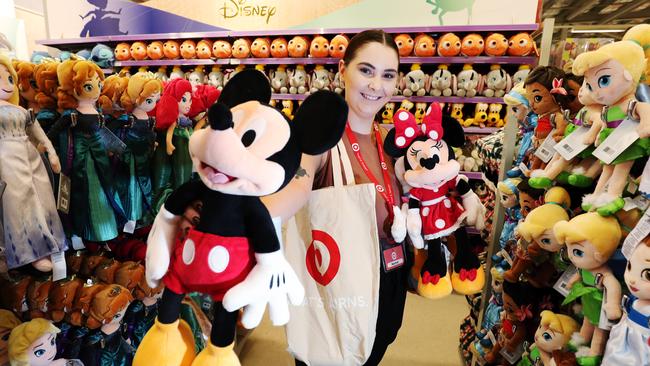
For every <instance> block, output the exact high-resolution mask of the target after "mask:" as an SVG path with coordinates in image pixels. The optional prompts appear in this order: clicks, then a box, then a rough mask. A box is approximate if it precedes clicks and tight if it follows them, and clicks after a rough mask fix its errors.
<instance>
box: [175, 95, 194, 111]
mask: <svg viewBox="0 0 650 366" xmlns="http://www.w3.org/2000/svg"><path fill="white" fill-rule="evenodd" d="M191 106H192V94H191V93H190V92H185V94H183V96H182V97H181V101H180V102H178V113H179V114H181V115H183V116H187V114H188V113H190V107H191Z"/></svg>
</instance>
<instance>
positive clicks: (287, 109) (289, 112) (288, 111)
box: [280, 100, 293, 121]
mask: <svg viewBox="0 0 650 366" xmlns="http://www.w3.org/2000/svg"><path fill="white" fill-rule="evenodd" d="M280 112H282V114H283V115H284V116H285V117H287V118H288V119H289V121H291V120H293V100H283V101H282V109H281V110H280Z"/></svg>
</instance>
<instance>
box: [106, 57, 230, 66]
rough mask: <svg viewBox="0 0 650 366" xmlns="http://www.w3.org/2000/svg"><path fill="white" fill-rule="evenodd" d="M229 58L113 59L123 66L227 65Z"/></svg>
mask: <svg viewBox="0 0 650 366" xmlns="http://www.w3.org/2000/svg"><path fill="white" fill-rule="evenodd" d="M229 60H230V59H219V60H212V59H192V60H185V59H178V60H137V61H136V60H131V61H115V66H116V67H124V66H193V65H227V64H228V63H230V61H229Z"/></svg>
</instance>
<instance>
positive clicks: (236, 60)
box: [229, 57, 339, 65]
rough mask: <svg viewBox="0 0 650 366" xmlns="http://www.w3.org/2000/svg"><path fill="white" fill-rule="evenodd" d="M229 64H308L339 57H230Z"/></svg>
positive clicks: (328, 62)
mask: <svg viewBox="0 0 650 366" xmlns="http://www.w3.org/2000/svg"><path fill="white" fill-rule="evenodd" d="M229 63H230V64H231V65H240V64H241V65H259V64H261V65H296V64H298V65H308V64H316V65H323V64H338V63H339V59H338V58H333V57H295V58H293V57H287V58H254V57H252V58H231V59H229Z"/></svg>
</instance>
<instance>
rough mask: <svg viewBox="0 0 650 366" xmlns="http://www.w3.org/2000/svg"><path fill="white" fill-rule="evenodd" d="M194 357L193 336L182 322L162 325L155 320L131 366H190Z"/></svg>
mask: <svg viewBox="0 0 650 366" xmlns="http://www.w3.org/2000/svg"><path fill="white" fill-rule="evenodd" d="M194 356H195V354H194V336H193V335H192V329H191V328H190V326H189V325H187V323H186V322H185V321H184V320H182V319H179V320H176V321H175V322H173V323H171V324H162V323H160V322H159V321H158V319H156V322H155V323H154V325H153V327H151V329H149V331H148V332H147V334H145V335H144V338H143V339H142V342H141V343H140V346H138V351H137V352H136V353H135V358H134V359H133V366H149V365H156V366H190V365H192V361H193V360H194Z"/></svg>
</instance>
